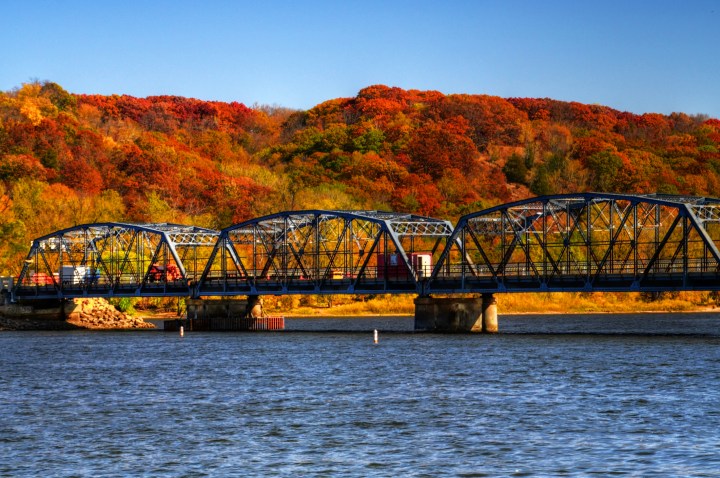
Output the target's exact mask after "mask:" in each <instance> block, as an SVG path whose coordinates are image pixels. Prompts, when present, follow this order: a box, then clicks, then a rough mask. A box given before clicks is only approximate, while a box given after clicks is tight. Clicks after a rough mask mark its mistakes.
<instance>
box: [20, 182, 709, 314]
mask: <svg viewBox="0 0 720 478" xmlns="http://www.w3.org/2000/svg"><path fill="white" fill-rule="evenodd" d="M719 246H720V199H712V198H703V197H686V196H666V195H622V194H606V193H579V194H566V195H554V196H543V197H538V198H532V199H526V200H523V201H518V202H514V203H510V204H503V205H500V206H497V207H493V208H490V209H486V210H483V211H479V212H476V213H472V214H468V215H466V216H463V217H462V218H460V220H459V221H458V223H457V225H456V226H455V227H453V226H452V224H451V223H450V222H448V221H445V220H440V219H434V218H429V217H423V216H416V215H410V214H400V213H390V212H379V211H321V210H311V211H290V212H282V213H278V214H273V215H269V216H265V217H261V218H257V219H252V220H250V221H246V222H243V223H241V224H237V225H234V226H231V227H228V228H226V229H223V230H222V231H215V230H210V229H204V228H198V227H193V226H183V225H177V224H123V223H101V224H87V225H81V226H76V227H73V228H69V229H64V230H61V231H57V232H54V233H52V234H49V235H47V236H44V237H41V238H38V239H36V240H35V241H33V244H32V247H31V249H30V252H29V254H28V256H27V259H26V261H25V263H24V266H23V268H22V272H21V274H20V276H19V277H18V278H17V281H16V284H15V286H14V289H13V297H14V298H15V299H16V300H18V299H20V300H22V299H50V298H75V297H139V296H187V297H201V296H238V295H284V294H378V293H412V294H418V295H420V296H427V295H430V294H464V293H494V292H544V291H547V292H553V291H587V292H591V291H670V290H720V251H719V249H718V247H719Z"/></svg>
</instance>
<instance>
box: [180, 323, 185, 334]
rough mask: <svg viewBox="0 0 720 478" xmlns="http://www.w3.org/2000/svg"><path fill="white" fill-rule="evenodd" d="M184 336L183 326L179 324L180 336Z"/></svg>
mask: <svg viewBox="0 0 720 478" xmlns="http://www.w3.org/2000/svg"><path fill="white" fill-rule="evenodd" d="M184 336H185V327H183V326H182V325H181V326H180V337H184Z"/></svg>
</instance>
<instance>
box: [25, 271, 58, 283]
mask: <svg viewBox="0 0 720 478" xmlns="http://www.w3.org/2000/svg"><path fill="white" fill-rule="evenodd" d="M30 283H31V284H32V285H53V284H54V283H55V282H54V281H53V277H52V276H51V275H50V274H46V273H44V272H33V273H32V274H30Z"/></svg>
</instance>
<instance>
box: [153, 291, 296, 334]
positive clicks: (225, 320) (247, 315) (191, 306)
mask: <svg viewBox="0 0 720 478" xmlns="http://www.w3.org/2000/svg"><path fill="white" fill-rule="evenodd" d="M186 305H187V316H186V318H185V319H181V320H166V321H165V323H164V327H163V328H164V330H166V331H177V330H178V329H179V327H180V326H183V327H184V329H185V330H188V331H191V330H216V331H232V330H283V329H284V328H285V318H284V317H282V316H268V315H267V314H265V312H264V311H263V300H262V297H260V296H256V295H254V296H253V295H251V296H248V297H247V300H241V299H222V300H206V299H187V300H186Z"/></svg>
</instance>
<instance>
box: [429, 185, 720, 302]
mask: <svg viewBox="0 0 720 478" xmlns="http://www.w3.org/2000/svg"><path fill="white" fill-rule="evenodd" d="M447 244H448V247H447V248H446V249H445V250H444V251H443V252H442V254H441V257H440V259H439V261H438V263H437V264H436V267H435V268H434V270H433V274H432V277H431V278H430V279H429V280H428V282H427V284H425V287H424V290H423V293H425V294H431V293H467V292H475V293H477V292H529V291H588V292H589V291H674V290H720V252H719V251H718V245H719V244H720V200H718V199H711V198H702V197H686V196H668V195H654V194H653V195H623V194H607V193H581V194H565V195H556V196H544V197H538V198H532V199H527V200H523V201H518V202H514V203H511V204H503V205H500V206H497V207H493V208H490V209H486V210H484V211H480V212H476V213H473V214H469V215H466V216H464V217H462V218H461V219H460V220H459V222H458V224H457V226H456V227H455V230H454V232H453V236H452V238H451V239H450V240H449V241H448V242H447Z"/></svg>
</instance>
